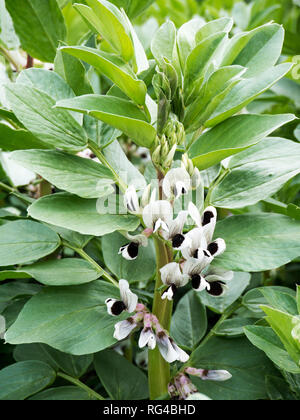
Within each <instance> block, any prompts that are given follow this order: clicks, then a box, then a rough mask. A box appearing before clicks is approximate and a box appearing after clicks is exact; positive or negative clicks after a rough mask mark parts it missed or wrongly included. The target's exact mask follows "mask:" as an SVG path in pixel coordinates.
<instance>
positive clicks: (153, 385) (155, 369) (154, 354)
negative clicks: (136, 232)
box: [148, 238, 172, 400]
mask: <svg viewBox="0 0 300 420" xmlns="http://www.w3.org/2000/svg"><path fill="white" fill-rule="evenodd" d="M154 244H155V249H156V261H157V275H156V283H155V294H154V300H153V308H152V313H153V314H154V315H156V317H157V318H158V320H159V322H160V324H161V326H162V327H163V328H165V329H166V330H169V329H170V324H171V316H172V302H169V301H168V300H162V299H161V296H160V292H158V291H157V289H159V288H160V287H161V286H162V281H161V277H160V271H159V270H160V268H162V267H163V266H164V265H166V264H168V263H169V262H170V261H171V259H172V257H171V255H170V252H169V250H168V248H167V247H166V245H165V244H164V242H163V241H161V240H160V239H159V238H154ZM148 379H149V392H150V398H151V399H152V400H154V399H156V398H158V397H160V396H161V395H163V394H166V393H167V392H168V383H169V382H170V365H169V363H167V362H166V361H165V360H164V359H163V357H162V356H161V354H160V352H159V350H158V348H157V347H156V348H155V349H154V350H149V365H148Z"/></svg>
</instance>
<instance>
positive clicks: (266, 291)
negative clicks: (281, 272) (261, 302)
mask: <svg viewBox="0 0 300 420" xmlns="http://www.w3.org/2000/svg"><path fill="white" fill-rule="evenodd" d="M259 290H260V291H261V293H262V294H263V296H264V297H265V299H266V300H267V302H268V304H269V305H271V306H273V307H274V308H275V309H279V310H280V311H283V312H288V313H289V314H290V315H298V309H297V303H296V300H295V298H294V297H293V296H291V295H290V294H288V293H284V292H282V291H280V290H277V288H276V287H262V288H261V289H259Z"/></svg>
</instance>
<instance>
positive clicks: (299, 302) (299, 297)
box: [296, 285, 300, 314]
mask: <svg viewBox="0 0 300 420" xmlns="http://www.w3.org/2000/svg"><path fill="white" fill-rule="evenodd" d="M296 299H297V308H298V312H299V314H300V286H298V285H297V297H296Z"/></svg>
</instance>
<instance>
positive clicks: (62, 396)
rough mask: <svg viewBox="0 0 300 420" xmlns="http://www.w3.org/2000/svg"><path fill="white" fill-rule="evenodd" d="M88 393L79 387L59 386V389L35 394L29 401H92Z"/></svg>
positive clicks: (50, 389)
mask: <svg viewBox="0 0 300 420" xmlns="http://www.w3.org/2000/svg"><path fill="white" fill-rule="evenodd" d="M92 399H93V398H92V397H90V396H89V394H88V392H87V391H84V390H83V389H81V388H78V387H77V386H59V387H57V388H49V389H46V390H45V391H42V392H39V393H38V394H35V395H34V396H33V397H30V398H29V400H34V401H38V400H42V401H48V400H52V401H85V400H92Z"/></svg>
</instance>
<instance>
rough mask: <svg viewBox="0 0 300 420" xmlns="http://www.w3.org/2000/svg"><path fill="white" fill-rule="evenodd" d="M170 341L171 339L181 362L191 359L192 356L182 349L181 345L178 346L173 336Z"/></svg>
mask: <svg viewBox="0 0 300 420" xmlns="http://www.w3.org/2000/svg"><path fill="white" fill-rule="evenodd" d="M170 341H171V344H172V346H173V348H174V349H175V351H176V352H177V360H179V362H182V363H185V362H187V361H188V360H189V358H190V356H189V355H188V354H187V353H186V352H185V351H184V350H182V349H181V348H180V347H178V346H177V344H176V343H175V341H174V340H172V338H170Z"/></svg>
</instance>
